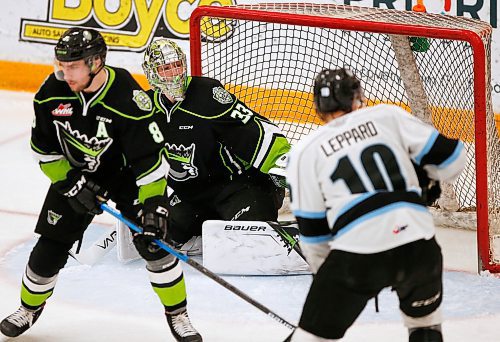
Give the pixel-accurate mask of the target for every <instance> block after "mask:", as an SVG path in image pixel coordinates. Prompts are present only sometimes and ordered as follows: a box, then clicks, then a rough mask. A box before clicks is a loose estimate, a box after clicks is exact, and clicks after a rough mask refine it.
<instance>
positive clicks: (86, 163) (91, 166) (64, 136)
mask: <svg viewBox="0 0 500 342" xmlns="http://www.w3.org/2000/svg"><path fill="white" fill-rule="evenodd" d="M54 124H55V125H56V130H57V137H58V139H59V144H60V145H61V148H62V150H63V153H64V155H65V156H66V158H68V160H69V162H70V163H71V164H72V165H74V166H76V167H79V168H81V169H83V170H86V171H89V172H94V171H96V170H97V168H98V167H99V164H100V163H101V161H100V159H101V156H102V154H103V153H104V152H105V151H106V150H107V149H108V147H109V146H111V144H112V143H113V139H112V138H109V137H104V138H100V139H99V138H97V137H91V138H88V137H87V135H85V134H81V133H80V132H79V131H78V130H73V129H71V125H70V124H69V122H65V123H62V122H59V121H54Z"/></svg>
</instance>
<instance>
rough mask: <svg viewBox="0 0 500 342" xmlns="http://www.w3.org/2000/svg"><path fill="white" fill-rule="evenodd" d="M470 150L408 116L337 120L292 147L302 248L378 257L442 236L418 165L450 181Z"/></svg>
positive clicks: (291, 178)
mask: <svg viewBox="0 0 500 342" xmlns="http://www.w3.org/2000/svg"><path fill="white" fill-rule="evenodd" d="M465 160H466V155H465V150H464V148H463V144H462V143H461V142H460V141H458V140H453V139H448V138H446V137H444V136H443V135H441V134H439V133H438V131H437V130H436V129H435V128H434V127H432V126H430V125H427V124H425V123H423V122H422V121H420V120H419V119H417V118H415V117H414V116H412V115H411V114H409V113H408V112H406V111H405V110H403V109H401V108H399V107H396V106H392V105H377V106H374V107H367V108H363V109H360V110H357V111H355V112H352V113H349V114H346V115H344V116H342V117H340V118H337V119H335V120H332V121H330V122H329V123H328V124H326V125H324V126H322V127H320V128H319V129H318V130H317V131H315V132H314V133H312V134H310V135H309V136H307V137H305V138H304V139H303V140H302V141H300V142H299V143H298V144H297V145H296V146H294V147H293V148H292V151H291V153H290V160H289V163H288V166H287V182H288V183H289V186H290V195H291V196H290V197H291V208H292V211H293V214H294V215H295V216H296V217H297V220H298V222H299V227H300V232H301V243H305V244H310V243H311V244H315V243H324V242H325V241H330V247H331V249H338V250H343V251H348V252H354V253H361V254H367V253H377V252H381V251H385V250H388V249H391V248H394V247H397V246H400V245H403V244H406V243H409V242H411V241H416V240H419V239H430V238H432V237H433V236H434V234H435V227H434V223H433V220H432V216H431V214H430V213H429V211H428V209H427V207H426V205H425V204H424V203H423V202H422V199H421V197H420V195H421V189H420V187H419V182H418V178H417V175H416V172H415V169H414V166H413V165H412V161H413V162H414V163H416V164H418V165H420V166H422V167H423V168H424V169H425V170H426V171H427V174H428V176H429V177H430V178H431V179H435V180H440V181H445V180H446V181H450V180H453V179H454V178H456V177H457V176H458V175H459V173H460V172H461V171H462V169H463V168H464V165H465Z"/></svg>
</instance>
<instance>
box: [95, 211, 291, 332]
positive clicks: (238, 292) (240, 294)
mask: <svg viewBox="0 0 500 342" xmlns="http://www.w3.org/2000/svg"><path fill="white" fill-rule="evenodd" d="M101 209H102V210H103V211H105V212H107V213H109V214H111V215H112V216H114V217H115V218H117V219H118V220H120V221H122V222H123V223H125V224H126V225H127V226H129V228H130V229H132V230H133V231H135V232H137V233H139V234H140V233H142V228H141V227H139V226H137V225H136V224H135V223H133V222H132V221H130V220H129V219H127V218H125V217H124V216H123V215H122V214H121V213H120V212H119V211H118V210H116V209H114V208H112V207H110V206H109V205H107V204H106V203H102V204H101ZM154 242H155V243H156V244H157V245H158V247H160V248H161V249H163V250H165V251H167V252H169V253H170V254H172V255H173V256H175V257H176V258H177V259H179V260H181V261H184V262H185V263H186V264H189V265H190V266H191V267H193V268H194V269H196V270H198V271H199V272H201V273H203V274H204V275H206V276H207V277H209V278H210V279H212V280H214V281H215V282H216V283H218V284H219V285H221V286H222V287H224V288H226V289H228V290H229V291H231V292H232V293H234V294H235V295H237V296H238V297H240V298H241V299H243V300H245V301H246V302H248V303H250V304H251V305H253V306H255V307H256V308H257V309H259V310H260V311H262V312H264V313H265V314H266V315H267V316H269V317H271V318H272V319H274V320H275V321H277V322H279V323H281V324H282V325H284V326H286V327H287V328H288V329H292V330H295V329H296V328H297V327H296V326H295V325H293V324H291V323H289V322H288V321H286V320H285V319H284V318H282V317H280V316H278V315H277V314H275V313H274V312H272V311H271V310H269V309H268V308H267V307H265V306H264V305H262V304H261V303H259V302H257V301H255V300H254V299H253V298H251V297H249V296H248V295H246V294H245V293H243V292H242V291H241V290H239V289H238V288H236V287H234V286H233V285H231V284H230V283H228V282H227V281H225V280H224V279H222V278H221V277H219V276H218V275H216V274H215V273H213V272H212V271H210V270H209V269H207V268H205V267H204V266H203V265H201V264H199V263H197V262H196V261H194V260H193V259H191V258H189V257H188V256H187V255H184V254H182V253H179V252H177V251H176V250H175V249H174V247H172V246H171V245H169V244H168V243H166V242H165V241H161V240H154Z"/></svg>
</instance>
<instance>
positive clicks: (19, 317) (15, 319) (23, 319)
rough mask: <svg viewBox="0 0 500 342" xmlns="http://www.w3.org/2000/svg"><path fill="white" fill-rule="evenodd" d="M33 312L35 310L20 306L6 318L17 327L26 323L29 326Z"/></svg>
mask: <svg viewBox="0 0 500 342" xmlns="http://www.w3.org/2000/svg"><path fill="white" fill-rule="evenodd" d="M34 314H35V311H31V310H28V309H26V308H24V307H22V306H21V307H20V308H19V309H17V311H16V312H14V313H13V314H12V315H10V316H9V317H8V318H7V321H9V322H10V323H12V324H14V325H16V326H18V327H22V326H24V325H26V324H29V325H30V326H31V324H32V322H33V316H34Z"/></svg>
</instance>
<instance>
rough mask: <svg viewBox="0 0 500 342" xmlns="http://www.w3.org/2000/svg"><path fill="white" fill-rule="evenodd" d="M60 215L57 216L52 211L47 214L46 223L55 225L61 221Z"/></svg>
mask: <svg viewBox="0 0 500 342" xmlns="http://www.w3.org/2000/svg"><path fill="white" fill-rule="evenodd" d="M61 217H62V215H59V214H57V213H55V212H53V211H52V210H49V211H48V212H47V222H48V223H49V224H51V225H53V226H55V225H56V224H57V222H58V221H59V220H60V219H61Z"/></svg>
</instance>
